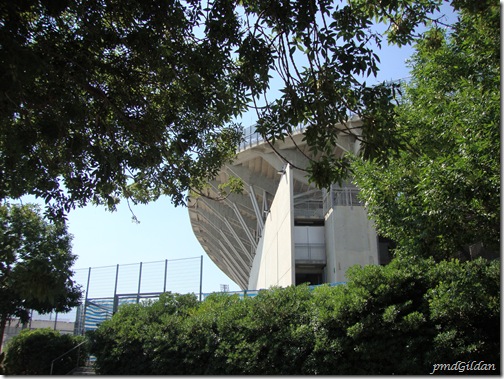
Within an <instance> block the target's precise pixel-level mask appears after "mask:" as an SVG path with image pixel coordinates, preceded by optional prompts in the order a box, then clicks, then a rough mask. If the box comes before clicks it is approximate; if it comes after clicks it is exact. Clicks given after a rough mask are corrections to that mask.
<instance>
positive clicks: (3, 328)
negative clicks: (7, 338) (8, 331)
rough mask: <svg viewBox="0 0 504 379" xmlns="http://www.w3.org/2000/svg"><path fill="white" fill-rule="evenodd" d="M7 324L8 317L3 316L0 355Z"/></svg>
mask: <svg viewBox="0 0 504 379" xmlns="http://www.w3.org/2000/svg"><path fill="white" fill-rule="evenodd" d="M6 324H7V316H6V315H2V317H1V318H0V353H1V352H2V347H3V338H4V333H5V325H6Z"/></svg>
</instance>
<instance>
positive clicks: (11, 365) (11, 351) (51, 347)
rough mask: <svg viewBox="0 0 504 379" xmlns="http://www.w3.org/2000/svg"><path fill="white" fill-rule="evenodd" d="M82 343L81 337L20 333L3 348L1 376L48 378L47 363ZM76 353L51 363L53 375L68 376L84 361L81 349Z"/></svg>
mask: <svg viewBox="0 0 504 379" xmlns="http://www.w3.org/2000/svg"><path fill="white" fill-rule="evenodd" d="M83 341H84V338H83V337H80V336H71V335H69V334H60V333H59V332H58V331H55V330H51V329H35V330H22V331H21V333H20V334H18V335H17V336H15V337H13V338H12V340H10V341H9V343H8V345H7V351H6V357H5V362H4V365H5V374H7V375H49V373H50V371H51V362H52V361H53V360H54V359H56V358H58V357H59V356H61V355H62V354H64V353H66V352H68V351H69V350H71V349H72V348H74V347H76V346H77V345H78V344H80V343H81V342H83ZM77 349H79V348H77ZM77 349H76V350H75V352H72V353H70V354H68V355H66V356H64V357H63V358H61V359H59V360H57V361H56V362H54V366H53V374H54V375H66V374H68V373H69V372H70V371H71V370H72V369H73V368H75V367H77V365H78V363H82V362H83V361H84V360H85V359H86V354H87V353H86V347H85V345H82V346H81V347H80V350H79V352H78V351H77ZM78 353H79V354H78ZM78 360H79V361H78Z"/></svg>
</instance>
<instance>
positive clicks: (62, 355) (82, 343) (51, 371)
mask: <svg viewBox="0 0 504 379" xmlns="http://www.w3.org/2000/svg"><path fill="white" fill-rule="evenodd" d="M85 343H87V341H83V342H81V343H80V344H78V345H77V346H74V347H72V348H71V349H70V350H68V351H67V352H65V353H63V354H61V355H60V356H59V357H57V358H54V359H53V360H52V361H51V370H50V371H49V375H52V374H53V369H54V362H56V361H57V360H59V359H61V358H63V357H65V356H66V355H68V354H70V353H71V352H72V351H74V350H75V349H78V351H77V360H76V363H75V364H76V366H75V367H74V368H73V369H75V368H77V367H79V361H80V348H81V346H82V345H84V344H85ZM73 369H72V370H73Z"/></svg>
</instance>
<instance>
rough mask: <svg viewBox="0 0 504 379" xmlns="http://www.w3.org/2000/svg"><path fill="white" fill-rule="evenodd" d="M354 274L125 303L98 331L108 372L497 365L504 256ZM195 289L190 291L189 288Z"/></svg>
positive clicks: (95, 348)
mask: <svg viewBox="0 0 504 379" xmlns="http://www.w3.org/2000/svg"><path fill="white" fill-rule="evenodd" d="M349 278H350V279H349V282H348V284H347V285H341V286H337V287H329V286H322V287H318V288H316V289H314V290H313V291H312V290H310V289H309V288H308V287H307V286H298V287H294V286H292V287H288V288H284V289H281V288H276V289H271V290H268V291H261V292H260V293H259V294H258V295H257V296H256V297H253V298H245V299H240V298H239V297H238V296H237V295H229V294H215V295H212V296H210V297H209V298H207V299H205V301H203V302H202V303H197V302H196V298H195V297H184V296H181V295H173V294H168V295H164V296H163V297H162V298H161V300H160V301H159V302H155V303H152V304H148V305H141V304H140V305H127V306H124V307H123V308H120V309H119V311H118V313H117V314H116V315H114V316H113V317H112V319H111V320H109V321H106V322H104V323H103V324H102V325H100V327H99V328H98V330H97V331H96V332H95V333H94V334H93V338H92V340H93V343H92V348H91V349H92V352H93V354H94V355H96V357H97V362H96V365H97V368H98V372H99V373H101V374H130V375H131V374H144V375H147V374H161V375H177V374H189V375H205V374H207V375H208V374H213V375H246V374H254V375H261V374H263V375H266V374H270V375H336V374H345V375H350V374H360V375H368V374H374V375H380V374H381V375H391V374H403V375H407V374H423V375H425V374H428V373H430V372H431V371H432V367H433V364H434V363H451V364H452V363H455V362H457V361H459V360H460V361H465V362H469V361H471V360H474V361H481V360H484V361H485V362H487V363H493V364H495V365H496V366H495V367H496V371H495V372H489V373H493V374H497V373H498V372H499V370H500V366H499V361H500V339H499V336H500V334H499V327H500V307H499V304H500V289H499V280H500V267H499V263H498V262H497V261H488V260H485V259H482V258H478V259H476V260H473V261H466V262H460V261H458V260H450V261H445V262H442V263H440V264H436V263H435V262H434V261H433V259H432V258H429V259H423V258H417V259H415V260H412V259H402V258H398V259H395V260H394V261H393V262H392V263H391V264H390V265H388V266H384V267H383V266H367V267H364V268H360V267H355V268H353V269H352V270H351V271H350V272H349ZM186 296H187V295H186Z"/></svg>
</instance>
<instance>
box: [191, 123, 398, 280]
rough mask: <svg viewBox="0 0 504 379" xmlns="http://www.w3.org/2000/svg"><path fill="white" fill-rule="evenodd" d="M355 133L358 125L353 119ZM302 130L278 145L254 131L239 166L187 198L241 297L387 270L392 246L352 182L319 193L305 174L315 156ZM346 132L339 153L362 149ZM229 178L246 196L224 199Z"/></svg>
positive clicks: (212, 253) (203, 238)
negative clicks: (358, 271) (356, 270)
mask: <svg viewBox="0 0 504 379" xmlns="http://www.w3.org/2000/svg"><path fill="white" fill-rule="evenodd" d="M349 122H350V127H352V128H357V129H356V130H358V128H359V126H360V120H358V119H355V118H354V119H351V120H350V121H349ZM303 137H304V135H303V129H302V128H299V129H297V130H296V131H295V132H294V133H293V134H292V137H289V138H286V139H285V141H283V142H281V141H277V142H276V143H275V144H274V145H273V146H272V145H270V144H269V143H268V142H266V141H264V140H263V139H261V137H260V136H259V135H258V134H257V133H254V132H251V131H249V133H245V141H244V143H243V144H242V145H241V146H240V149H239V152H238V154H237V157H236V159H235V160H234V161H233V163H231V164H228V165H226V166H224V167H223V168H222V169H221V170H220V173H219V174H218V176H217V177H216V178H215V179H214V180H213V181H211V182H210V183H209V186H208V188H207V189H206V191H207V192H206V194H205V196H197V197H191V198H190V199H189V216H190V220H191V225H192V228H193V231H194V234H195V235H196V238H197V239H198V240H199V242H200V244H201V246H202V247H203V249H204V250H205V252H206V253H207V254H208V256H209V257H210V259H212V261H213V262H214V263H215V264H216V265H217V266H218V267H219V268H220V269H221V270H222V271H223V272H224V273H225V274H226V275H227V276H228V277H229V278H231V279H232V280H233V281H234V282H235V283H236V284H238V285H239V286H240V288H241V289H243V290H247V289H248V290H256V289H262V288H270V287H271V286H280V287H286V286H289V285H293V284H300V283H304V282H309V283H311V284H312V285H317V284H322V283H335V282H344V281H346V271H347V269H348V268H349V267H350V266H353V265H356V264H358V265H361V266H363V265H368V264H386V263H388V261H389V254H388V243H387V242H386V241H385V240H383V239H382V238H380V237H379V236H378V235H377V233H376V231H375V229H374V227H373V223H372V221H371V220H369V219H368V216H367V213H366V210H365V208H364V207H363V204H362V203H361V202H360V201H359V199H358V196H357V195H358V189H357V188H356V187H355V186H354V185H352V184H351V183H346V184H344V185H342V186H339V185H337V184H333V185H332V186H331V188H329V189H323V190H320V189H317V188H316V187H315V186H314V185H313V184H311V183H309V181H308V178H307V176H306V172H305V171H302V170H299V169H297V168H295V167H300V168H303V167H307V166H308V163H309V159H310V158H316V157H313V156H312V153H311V152H310V150H309V148H308V146H307V145H306V143H305V142H304V141H303ZM359 147H360V145H359V141H358V140H357V139H356V138H355V137H354V136H352V135H347V134H345V133H343V132H342V133H341V135H340V136H339V138H338V143H337V145H336V146H335V148H334V154H336V155H337V156H341V155H343V154H346V153H348V152H350V153H355V152H357V151H358V150H359ZM230 176H234V177H238V178H240V179H241V180H242V181H243V183H244V191H243V193H242V194H231V195H230V196H228V197H227V198H225V199H223V200H219V201H217V200H214V199H215V198H217V197H218V194H219V186H220V185H221V184H222V183H225V182H226V181H227V180H228V179H229V177H230Z"/></svg>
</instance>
